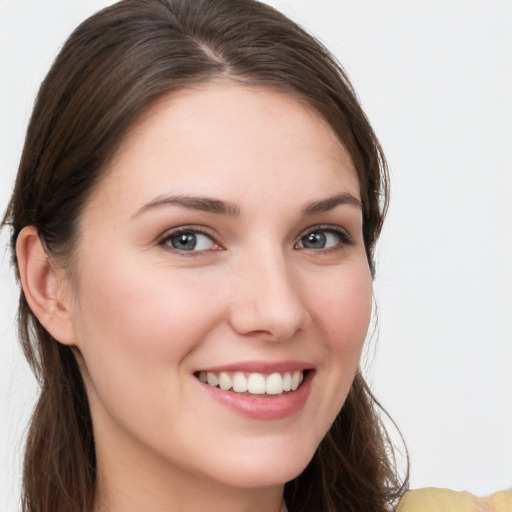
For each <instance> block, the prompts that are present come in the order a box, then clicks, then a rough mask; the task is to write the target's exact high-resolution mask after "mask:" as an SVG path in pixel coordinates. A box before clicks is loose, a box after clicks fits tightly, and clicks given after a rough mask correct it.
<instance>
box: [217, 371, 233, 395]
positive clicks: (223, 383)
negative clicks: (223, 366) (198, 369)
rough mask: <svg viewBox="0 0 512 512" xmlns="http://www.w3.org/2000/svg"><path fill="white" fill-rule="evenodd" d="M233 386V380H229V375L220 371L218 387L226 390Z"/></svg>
mask: <svg viewBox="0 0 512 512" xmlns="http://www.w3.org/2000/svg"><path fill="white" fill-rule="evenodd" d="M232 386H233V382H232V381H231V377H230V376H229V375H228V374H227V373H224V372H222V373H221V374H220V375H219V388H220V389H222V390H223V391H228V390H229V389H231V387H232Z"/></svg>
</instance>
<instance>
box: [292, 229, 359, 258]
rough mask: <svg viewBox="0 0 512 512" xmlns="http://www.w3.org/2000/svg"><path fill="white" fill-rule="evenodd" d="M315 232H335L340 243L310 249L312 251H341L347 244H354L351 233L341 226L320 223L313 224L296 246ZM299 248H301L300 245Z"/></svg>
mask: <svg viewBox="0 0 512 512" xmlns="http://www.w3.org/2000/svg"><path fill="white" fill-rule="evenodd" d="M314 233H330V234H334V235H336V236H337V237H338V238H339V243H338V244H336V245H335V246H334V247H327V248H323V249H310V250H312V251H322V252H328V251H339V250H340V249H343V247H344V246H347V245H353V244H354V240H353V239H352V237H351V236H350V233H349V232H348V231H347V230H345V229H343V228H341V227H339V226H332V225H318V226H313V227H311V228H309V229H307V230H306V231H305V232H304V233H303V234H302V235H301V236H300V238H299V241H298V242H297V243H296V244H295V246H294V247H296V248H297V245H298V244H299V243H300V242H301V241H302V240H304V239H305V238H306V237H307V236H309V235H312V234H314ZM298 249H301V247H299V248H298ZM304 249H307V247H304Z"/></svg>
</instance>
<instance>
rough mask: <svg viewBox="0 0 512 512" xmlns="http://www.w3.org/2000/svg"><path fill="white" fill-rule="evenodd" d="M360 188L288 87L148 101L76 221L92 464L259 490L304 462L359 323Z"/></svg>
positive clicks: (365, 291)
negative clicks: (94, 446) (94, 450)
mask: <svg viewBox="0 0 512 512" xmlns="http://www.w3.org/2000/svg"><path fill="white" fill-rule="evenodd" d="M359 200H360V194H359V185H358V179H357V176H356V172H355V169H354V166H353V163H352V161H351V159H350V157H349V155H348V153H347V151H346V150H345V149H344V147H343V146H342V145H341V144H340V143H339V141H338V140H337V138H336V137H335V135H334V133H333V131H332V130H331V128H330V127H329V126H328V125H327V124H326V123H325V122H324V121H323V120H322V119H321V118H320V117H319V116H318V115H316V114H315V113H314V112H313V111H312V110H311V109H310V108H308V107H307V106H306V105H305V103H304V102H302V101H300V100H298V99H296V98H293V97H291V96H289V95H286V94H283V93H280V92H275V91H272V90H269V89H264V88H255V87H249V86H241V85H235V84H232V83H230V82H221V83H216V84H209V85H206V86H198V87H197V88H193V89H189V90H183V91H181V92H178V93H173V94H171V95H169V96H167V97H165V98H164V99H162V100H161V101H159V102H158V104H156V105H154V106H152V108H151V109H150V110H149V111H148V112H147V113H146V114H145V115H144V116H143V118H142V119H141V120H140V121H139V122H138V123H137V125H136V126H135V127H134V128H133V129H132V130H131V131H130V133H129V134H128V135H127V136H126V138H125V140H124V141H123V143H122V145H121V147H120V149H119V150H118V152H117V154H116V156H115V158H114V159H113V161H112V162H111V164H110V166H109V169H108V171H107V174H106V176H105V177H104V178H103V179H102V181H101V182H100V183H99V186H98V187H97V188H96V190H95V191H94V193H93V194H92V196H91V198H90V200H89V202H88V205H87V207H86V209H85V211H84V213H83V216H82V219H81V240H80V244H79V247H78V250H77V261H76V267H75V269H74V270H75V272H74V283H73V286H74V287H75V290H74V298H73V299H72V303H71V305H70V310H71V318H72V323H73V332H74V339H73V343H75V344H76V345H77V347H78V348H79V350H80V352H81V354H82V356H83V361H81V364H82V370H83V373H84V377H85V380H86V384H87V391H88V395H89V398H90V401H91V411H92V416H93V423H94V429H95V440H96V444H97V456H98V464H99V468H100V472H101V471H103V470H106V471H107V472H108V470H109V468H111V469H112V470H114V469H115V471H120V472H122V471H128V472H138V471H140V472H141V473H144V474H145V475H148V474H151V472H152V469H154V468H157V467H158V468H159V469H158V471H159V473H160V474H162V475H164V474H165V477H166V478H167V481H169V480H168V479H169V476H172V475H174V476H175V477H176V478H185V480H183V481H186V479H187V478H192V479H194V478H195V479H198V478H203V477H204V478H207V479H210V480H213V481H215V482H217V483H218V484H219V485H220V484H223V485H228V486H234V487H244V488H247V487H252V488H253V487H259V486H273V485H278V484H282V483H283V482H285V481H287V480H290V479H292V478H294V477H295V476H296V475H297V474H298V473H300V472H301V471H302V470H303V469H304V467H305V466H306V465H307V463H308V462H309V460H310V459H311V457H312V456H313V453H314V451H315V449H316V448H317V446H318V444H319V443H320V441H321V439H322V438H323V436H324V435H325V433H326V432H327V430H328V429H329V427H330V425H331V423H332V422H333V420H334V418H335V417H336V415H337V414H338V412H339V410H340V408H341V406H342V405H343V402H344V400H345V397H346V395H347V393H348V391H349V388H350V386H351V383H352V380H353V378H354V374H355V371H356V368H357V365H358V360H359V356H360V352H361V348H362V345H363V342H364V339H365V335H366V331H367V327H368V323H369V318H370V312H371V297H372V285H371V276H370V272H369V268H368V263H367V259H366V254H365V248H364V244H363V237H362V213H361V207H360V204H359ZM302 379H303V381H302V383H300V384H299V382H300V381H301V380H302ZM204 380H207V382H203V381H204ZM216 381H220V384H219V385H217V387H216V386H215V384H216ZM297 384H299V386H298V388H297V389H296V390H295V391H294V390H293V388H295V387H296V386H297ZM219 386H221V387H222V388H224V389H221V388H220V387H219ZM230 386H235V389H236V391H234V390H232V389H231V390H229V389H227V388H229V387H230ZM247 386H248V387H249V389H248V391H244V390H245V389H246V388H247ZM291 388H292V389H291ZM153 473H154V471H153Z"/></svg>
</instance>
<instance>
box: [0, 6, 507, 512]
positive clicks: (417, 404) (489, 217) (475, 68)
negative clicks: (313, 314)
mask: <svg viewBox="0 0 512 512" xmlns="http://www.w3.org/2000/svg"><path fill="white" fill-rule="evenodd" d="M110 3H112V2H111V1H105V0H87V1H84V0H79V1H78V0H73V1H72V2H70V1H68V0H44V1H40V0H0V52H1V55H0V59H1V60H0V79H1V81H0V83H1V118H0V208H1V210H2V211H3V210H4V208H5V206H6V203H7V200H8V197H9V191H10V189H11V187H12V184H13V180H14V176H15V170H16V166H17V160H18V158H19V155H20V152H21V148H22V142H23V137H24V130H25V127H26V124H27V121H28V115H29V112H30V109H31V106H32V103H33V100H34V96H35V93H36V90H37V87H38V84H39V83H40V81H41V80H42V78H43V76H44V74H45V73H46V71H47V70H48V67H49V65H50V63H51V61H52V59H53V58H54V56H55V54H56V52H57V50H58V48H59V47H60V46H61V44H62V43H63V41H64V39H65V37H66V36H67V35H68V34H69V33H70V31H71V30H72V29H73V28H74V27H75V26H76V25H77V24H78V23H79V22H80V21H81V20H83V19H84V18H85V17H87V16H88V15H89V14H92V13H93V12H94V11H96V10H97V9H99V8H101V7H103V6H105V5H108V4H110ZM269 3H271V4H272V5H274V6H276V7H278V8H279V9H281V10H282V11H284V12H285V13H286V14H288V15H290V16H291V17H292V18H294V19H295V20H297V21H299V22H300V23H301V24H303V25H304V26H306V27H307V28H309V29H310V30H311V31H312V32H313V33H315V34H316V35H317V36H318V37H320V39H321V40H322V41H323V42H325V44H326V45H327V46H328V47H329V48H330V49H331V50H332V51H333V52H334V53H335V54H336V55H337V57H338V58H339V60H340V61H341V62H342V64H343V65H344V67H345V69H346V70H347V71H348V73H349V75H350V76H351V78H352V81H353V83H354V85H355V88H356V90H357V92H358V94H359V96H360V99H361V102H362V104H363V107H364V108H365V110H366V112H367V114H368V116H369V118H370V120H371V122H372V124H373V126H374V128H375V130H376V132H377V134H378V136H379V138H380V140H381V142H382V144H383V146H384V150H385V153H386V155H387V158H388V160H389V164H390V167H391V175H392V206H391V209H390V212H389V217H388V220H387V225H386V228H385V230H384V233H383V237H382V240H381V243H380V246H379V250H378V268H377V272H378V274H377V280H376V283H375V295H376V298H377V302H378V304H379V336H378V341H377V342H376V345H377V346H376V347H375V340H373V341H372V343H373V345H372V348H371V350H370V357H369V359H370V361H369V363H370V371H369V373H370V380H371V381H372V384H373V388H374V390H375V392H376V394H377V396H378V397H379V398H380V399H381V401H382V403H383V404H384V406H385V407H386V408H387V410H388V411H389V412H390V413H391V415H392V416H393V418H394V419H395V420H396V422H397V423H398V425H399V426H400V429H401V431H402V433H403V435H404V437H405V439H406V442H407V446H408V448H409V453H410V456H411V486H412V487H423V486H441V487H450V488H453V489H456V490H462V489H467V490H470V491H472V492H474V493H477V494H486V493H489V492H491V491H494V490H497V489H502V488H506V487H510V486H511V485H512V371H511V368H512V321H511V319H512V229H511V226H512V28H511V27H512V1H511V0H487V1H485V2H483V1H481V0H428V1H427V0H424V1H423V0H414V1H413V0H387V1H386V2H382V1H379V0H330V1H328V0H315V1H313V0H309V1H306V0H295V1H292V0H287V1H277V0H273V1H269ZM5 245H6V233H3V234H2V249H1V251H0V264H1V267H0V417H1V421H0V509H1V510H4V511H6V512H14V511H16V510H18V509H19V507H18V502H17V496H18V475H19V465H20V463H19V454H20V453H21V449H20V446H21V445H22V436H23V432H24V428H25V424H26V421H27V418H28V415H29V412H30V408H31V405H32V403H33V398H34V395H35V391H36V389H35V384H34V381H33V378H32V376H31V374H30V373H29V371H28V369H27V367H26V364H25V362H24V360H23V358H22V356H21V351H20V349H19V348H18V346H17V343H16V339H15V332H14V317H15V307H16V300H17V299H16V295H17V292H16V288H15V285H14V280H13V279H12V277H11V270H10V268H9V261H8V256H6V255H5V250H4V247H5ZM374 352H375V354H376V355H374Z"/></svg>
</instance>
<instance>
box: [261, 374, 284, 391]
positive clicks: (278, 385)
mask: <svg viewBox="0 0 512 512" xmlns="http://www.w3.org/2000/svg"><path fill="white" fill-rule="evenodd" d="M265 392H266V393H267V395H278V394H279V393H282V392H283V378H282V377H281V375H279V373H273V374H272V375H269V376H268V377H267V383H266V386H265Z"/></svg>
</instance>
